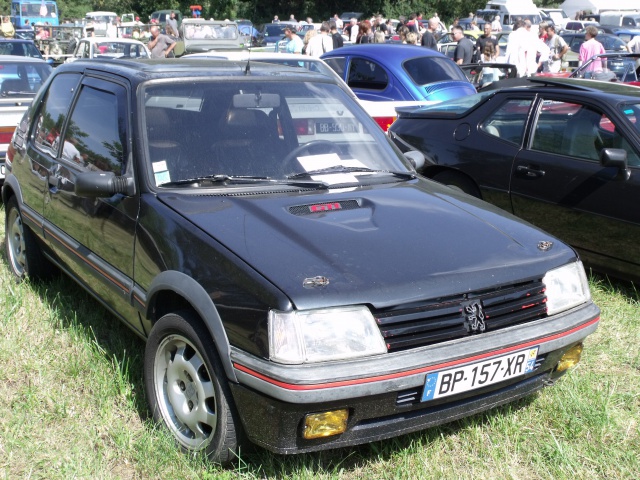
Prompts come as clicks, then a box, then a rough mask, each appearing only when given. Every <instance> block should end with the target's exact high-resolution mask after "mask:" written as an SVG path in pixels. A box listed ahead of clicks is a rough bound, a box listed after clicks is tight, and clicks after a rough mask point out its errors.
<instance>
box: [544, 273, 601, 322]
mask: <svg viewBox="0 0 640 480" xmlns="http://www.w3.org/2000/svg"><path fill="white" fill-rule="evenodd" d="M542 281H543V282H544V284H545V286H546V294H547V314H548V315H554V314H556V313H558V312H562V311H564V310H568V309H570V308H572V307H575V306H576V305H580V304H581V303H584V302H587V301H589V299H590V298H591V292H590V291H589V282H588V281H587V275H586V274H585V273H584V267H583V266H582V262H580V261H577V262H574V263H570V264H569V265H565V266H564V267H560V268H556V269H555V270H550V271H548V272H547V274H546V275H545V276H544V278H543V279H542Z"/></svg>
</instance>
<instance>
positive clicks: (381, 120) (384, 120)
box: [373, 117, 396, 132]
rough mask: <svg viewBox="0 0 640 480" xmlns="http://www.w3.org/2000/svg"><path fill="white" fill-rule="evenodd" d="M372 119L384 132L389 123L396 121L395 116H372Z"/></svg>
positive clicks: (387, 128)
mask: <svg viewBox="0 0 640 480" xmlns="http://www.w3.org/2000/svg"><path fill="white" fill-rule="evenodd" d="M373 119H374V120H375V121H376V123H377V124H378V125H380V128H382V130H384V131H385V132H386V131H387V130H389V127H390V126H391V124H392V123H393V122H395V121H396V117H373Z"/></svg>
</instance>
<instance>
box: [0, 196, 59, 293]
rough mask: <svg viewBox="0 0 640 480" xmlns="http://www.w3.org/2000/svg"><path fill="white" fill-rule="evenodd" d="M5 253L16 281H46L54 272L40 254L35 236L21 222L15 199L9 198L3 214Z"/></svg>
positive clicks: (20, 214)
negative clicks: (28, 279) (27, 279)
mask: <svg viewBox="0 0 640 480" xmlns="http://www.w3.org/2000/svg"><path fill="white" fill-rule="evenodd" d="M4 219H5V223H4V231H5V241H4V245H5V252H6V255H7V260H8V261H9V267H10V268H11V272H12V273H13V275H14V277H15V279H16V281H18V282H21V281H23V280H24V279H25V278H27V277H29V278H31V279H34V280H46V279H47V278H49V277H50V276H51V275H52V273H53V272H54V267H53V265H52V264H51V263H50V262H49V260H47V259H46V258H45V257H44V255H43V254H42V250H41V249H40V245H38V241H37V240H36V237H35V234H34V233H33V232H32V231H31V229H30V228H29V227H27V226H26V225H25V224H24V223H23V221H22V213H21V212H20V209H19V208H18V202H17V200H16V197H11V198H10V199H9V201H8V202H7V205H6V214H5V217H4Z"/></svg>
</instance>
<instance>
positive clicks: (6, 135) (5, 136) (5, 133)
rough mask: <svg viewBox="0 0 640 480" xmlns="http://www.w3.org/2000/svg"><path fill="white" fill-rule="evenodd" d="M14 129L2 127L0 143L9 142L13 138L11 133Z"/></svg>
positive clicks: (0, 129)
mask: <svg viewBox="0 0 640 480" xmlns="http://www.w3.org/2000/svg"><path fill="white" fill-rule="evenodd" d="M15 129H16V127H2V128H0V143H9V142H10V141H11V137H12V136H13V132H14V131H15Z"/></svg>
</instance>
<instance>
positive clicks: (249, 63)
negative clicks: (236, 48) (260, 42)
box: [244, 48, 251, 75]
mask: <svg viewBox="0 0 640 480" xmlns="http://www.w3.org/2000/svg"><path fill="white" fill-rule="evenodd" d="M250 73H251V48H249V55H248V56H247V66H246V67H244V74H245V75H249V74H250Z"/></svg>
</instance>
